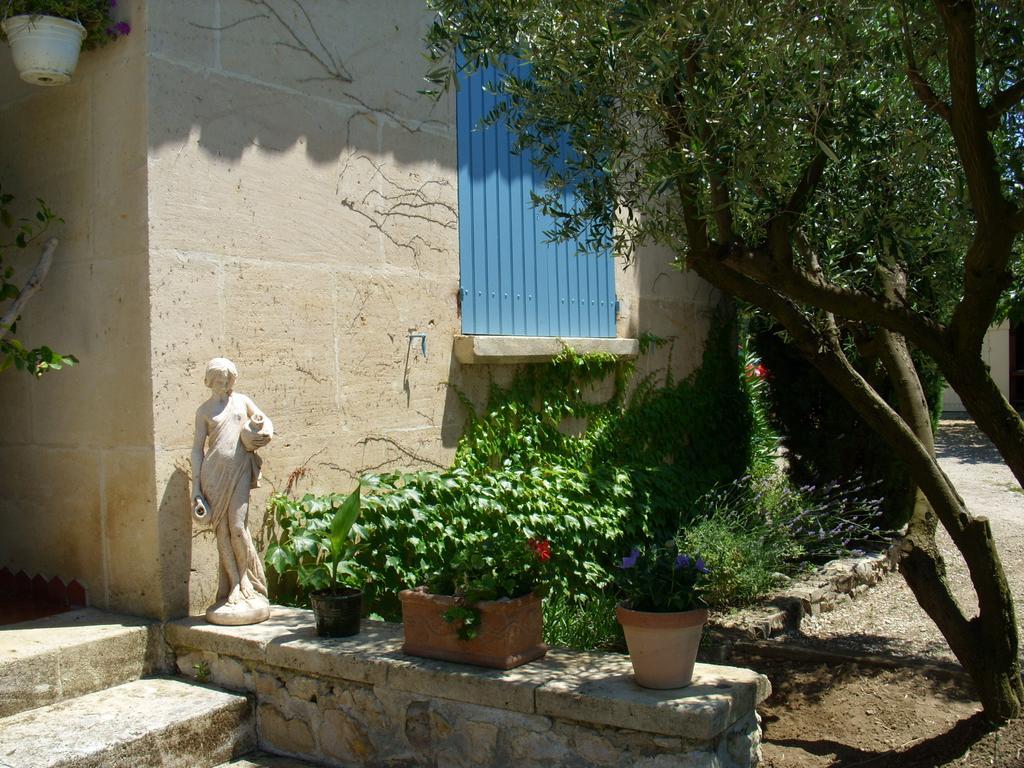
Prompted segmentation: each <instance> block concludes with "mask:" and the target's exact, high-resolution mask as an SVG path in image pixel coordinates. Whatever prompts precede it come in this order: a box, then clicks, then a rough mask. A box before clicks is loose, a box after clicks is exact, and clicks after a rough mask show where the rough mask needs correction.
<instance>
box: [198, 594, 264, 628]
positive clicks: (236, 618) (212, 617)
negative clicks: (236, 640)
mask: <svg viewBox="0 0 1024 768" xmlns="http://www.w3.org/2000/svg"><path fill="white" fill-rule="evenodd" d="M269 618H270V603H269V602H268V601H267V599H266V598H265V597H254V598H252V599H251V600H243V601H241V602H238V603H233V604H232V603H228V602H225V601H221V602H219V603H214V604H213V605H211V606H210V607H209V608H207V609H206V620H207V621H208V622H210V623H211V624H223V625H225V626H230V627H237V626H241V625H243V624H259V623H260V622H261V621H266V620H267V619H269Z"/></svg>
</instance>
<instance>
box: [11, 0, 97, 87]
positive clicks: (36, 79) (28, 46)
mask: <svg viewBox="0 0 1024 768" xmlns="http://www.w3.org/2000/svg"><path fill="white" fill-rule="evenodd" d="M3 29H4V34H5V35H6V36H7V42H8V43H9V44H10V46H11V55H12V56H13V57H14V66H15V68H16V69H17V70H18V73H19V74H20V75H21V79H22V80H24V81H25V82H26V83H32V85H64V84H65V83H66V82H68V81H69V80H70V79H71V75H73V74H74V72H75V67H76V66H77V65H78V53H79V51H81V50H82V41H83V40H84V39H85V34H86V33H85V27H83V26H82V25H81V24H79V23H78V22H77V21H71V20H70V19H60V18H57V17H56V16H12V17H10V18H9V19H4V21H3Z"/></svg>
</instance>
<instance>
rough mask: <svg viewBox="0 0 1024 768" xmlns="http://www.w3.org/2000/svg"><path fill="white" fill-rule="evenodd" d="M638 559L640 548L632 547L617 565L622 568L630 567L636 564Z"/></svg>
mask: <svg viewBox="0 0 1024 768" xmlns="http://www.w3.org/2000/svg"><path fill="white" fill-rule="evenodd" d="M639 559H640V550H639V549H637V548H636V547H633V551H632V552H630V553H629V554H628V555H627V556H626V557H624V558H622V565H620V566H619V568H621V569H622V570H626V569H627V568H632V567H633V566H635V565H636V561H637V560H639Z"/></svg>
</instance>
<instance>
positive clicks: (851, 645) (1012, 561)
mask: <svg viewBox="0 0 1024 768" xmlns="http://www.w3.org/2000/svg"><path fill="white" fill-rule="evenodd" d="M936 452H937V453H938V456H939V464H940V465H941V466H942V469H943V470H944V471H945V472H946V474H947V475H949V477H950V479H952V481H953V483H954V484H955V485H956V487H957V489H958V490H959V492H960V495H961V496H962V497H963V498H964V500H965V501H966V502H967V507H968V509H969V510H970V511H971V512H972V513H973V514H975V515H979V516H986V517H988V518H989V520H990V521H991V524H992V532H993V534H994V536H995V540H996V546H997V548H998V550H999V556H1000V558H1001V559H1002V562H1003V568H1004V569H1005V570H1006V575H1007V579H1008V580H1009V582H1010V586H1011V588H1012V590H1013V595H1014V600H1015V605H1016V611H1017V622H1018V625H1024V610H1022V609H1024V491H1022V490H1021V488H1020V486H1019V485H1018V484H1017V482H1016V480H1015V479H1014V477H1013V475H1012V474H1011V473H1010V470H1009V469H1008V468H1007V467H1006V465H1005V464H1004V463H1003V462H1002V460H1001V458H1000V456H999V453H998V451H996V449H995V447H994V446H993V445H992V443H991V442H989V440H988V438H987V437H985V436H984V435H983V434H982V433H981V432H980V431H979V430H978V428H977V427H975V425H974V422H973V421H970V420H966V419H964V418H963V417H960V418H957V417H956V415H953V416H951V417H948V418H943V419H942V422H941V424H940V426H939V432H938V435H937V446H936ZM939 543H940V546H941V548H942V550H943V554H944V555H945V557H946V563H947V568H948V571H949V579H950V583H951V585H952V587H953V591H954V593H955V594H956V596H957V599H958V600H959V601H960V604H961V606H962V607H963V608H964V610H965V611H966V612H968V613H969V615H973V614H974V613H975V612H976V610H977V601H976V600H975V599H974V591H973V588H972V586H971V583H970V579H969V577H968V574H967V568H966V566H965V565H964V562H963V559H962V558H961V557H960V555H959V553H958V552H957V551H956V549H955V548H954V547H953V544H952V542H951V541H950V540H949V537H948V536H946V534H945V531H942V530H940V538H939ZM801 632H802V634H803V637H802V638H801V639H800V641H799V642H803V643H806V644H809V645H822V646H825V647H828V648H831V649H835V650H839V649H849V650H853V651H857V652H859V653H867V654H880V655H896V656H914V657H919V658H922V659H925V660H932V661H952V660H954V659H953V655H952V653H951V652H950V650H949V646H948V645H947V644H946V641H945V640H944V639H943V637H942V635H940V634H939V631H938V629H937V628H936V627H935V625H934V624H933V623H932V621H931V619H929V618H928V616H927V614H925V612H924V611H923V610H922V609H921V608H920V606H918V604H917V601H916V600H915V599H914V595H913V594H912V593H911V591H910V589H909V587H907V585H906V582H904V581H903V578H902V577H901V576H900V575H899V574H898V573H895V574H892V575H890V576H888V577H886V579H885V580H884V581H882V583H881V584H879V585H878V586H876V587H875V588H873V589H871V590H869V591H868V592H867V593H866V594H864V595H863V596H861V597H859V598H857V599H856V600H854V601H852V602H850V603H846V604H845V605H843V606H842V607H841V608H840V609H839V610H836V611H832V612H830V613H823V614H821V615H820V616H817V617H806V618H805V619H804V620H803V622H802V624H801Z"/></svg>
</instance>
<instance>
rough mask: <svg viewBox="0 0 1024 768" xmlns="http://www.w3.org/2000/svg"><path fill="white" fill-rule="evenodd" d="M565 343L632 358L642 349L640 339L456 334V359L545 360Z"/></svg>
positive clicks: (580, 350)
mask: <svg viewBox="0 0 1024 768" xmlns="http://www.w3.org/2000/svg"><path fill="white" fill-rule="evenodd" d="M565 347H569V348H571V349H572V350H573V351H574V352H576V353H577V354H581V355H587V354H593V353H602V354H609V355H614V356H615V357H618V358H620V359H623V360H632V359H633V358H635V357H636V356H637V354H638V353H639V350H640V342H639V341H638V340H637V339H607V338H579V337H560V336H456V337H455V359H456V360H458V361H459V362H460V363H462V364H463V365H512V364H517V363H546V362H548V361H550V360H553V359H554V358H555V357H557V356H558V355H559V354H560V353H561V352H562V350H563V349H564V348H565Z"/></svg>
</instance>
